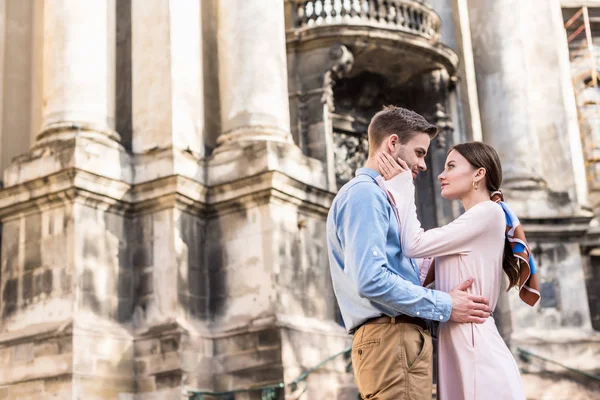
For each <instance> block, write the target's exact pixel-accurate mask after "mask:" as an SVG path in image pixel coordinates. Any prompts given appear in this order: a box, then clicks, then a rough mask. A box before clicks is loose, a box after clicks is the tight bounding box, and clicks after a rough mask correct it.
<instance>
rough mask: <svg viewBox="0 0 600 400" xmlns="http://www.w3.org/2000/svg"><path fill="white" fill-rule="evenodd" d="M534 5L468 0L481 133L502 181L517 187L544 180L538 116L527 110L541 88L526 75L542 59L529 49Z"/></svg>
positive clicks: (533, 72) (533, 34)
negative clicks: (496, 159) (493, 151)
mask: <svg viewBox="0 0 600 400" xmlns="http://www.w3.org/2000/svg"><path fill="white" fill-rule="evenodd" d="M541 2H543V1H534V2H533V3H536V6H537V5H541V4H537V3H541ZM528 3H529V2H528ZM536 6H534V5H531V6H530V5H526V4H524V3H523V2H519V1H518V0H501V1H491V0H490V1H487V0H486V1H472V0H471V1H469V14H470V21H471V35H472V40H473V56H474V61H475V66H476V74H477V75H476V76H477V88H478V94H479V105H480V111H481V116H482V118H481V120H482V121H481V123H482V129H483V138H484V140H485V141H486V142H487V143H489V144H491V145H492V146H494V148H495V149H496V150H497V151H498V153H499V154H500V157H501V159H502V163H503V169H504V185H505V186H511V187H519V188H527V187H534V188H535V187H542V186H543V185H544V180H543V178H542V162H541V160H542V158H541V153H540V144H539V139H538V136H537V134H538V130H537V129H538V126H537V122H538V121H536V120H535V119H533V118H532V117H533V115H532V111H533V110H535V108H536V107H537V108H539V107H542V106H543V105H542V104H535V102H534V101H532V100H534V99H533V98H532V96H535V94H534V92H535V91H536V90H540V89H542V88H541V87H539V86H537V85H536V86H534V83H533V82H535V84H537V83H538V82H537V80H534V81H533V82H532V78H534V76H535V75H537V74H539V71H537V69H538V68H539V67H541V64H543V63H546V62H547V60H545V59H542V58H536V56H535V55H534V54H531V50H532V49H531V48H529V46H530V44H533V43H535V42H536V40H538V39H542V36H541V35H542V32H539V31H537V32H536V31H535V30H530V29H527V28H526V27H527V26H530V25H531V24H532V23H534V22H535V20H536V19H539V15H537V14H536V11H537V7H536ZM530 11H531V12H530ZM534 38H536V39H534ZM548 80H549V77H548V76H547V75H546V76H545V77H544V81H545V82H546V83H548ZM547 100H553V99H552V98H550V99H548V98H547Z"/></svg>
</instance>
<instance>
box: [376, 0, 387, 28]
mask: <svg viewBox="0 0 600 400" xmlns="http://www.w3.org/2000/svg"><path fill="white" fill-rule="evenodd" d="M377 11H378V14H379V19H378V20H379V23H380V24H385V15H386V14H387V10H386V9H385V3H384V0H377Z"/></svg>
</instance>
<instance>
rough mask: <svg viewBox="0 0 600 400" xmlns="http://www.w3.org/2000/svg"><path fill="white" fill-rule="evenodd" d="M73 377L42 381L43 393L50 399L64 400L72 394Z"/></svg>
mask: <svg viewBox="0 0 600 400" xmlns="http://www.w3.org/2000/svg"><path fill="white" fill-rule="evenodd" d="M72 379H73V377H72V376H71V375H67V376H62V377H59V378H51V379H46V380H45V381H44V393H45V394H46V395H47V396H48V397H49V398H51V399H53V398H54V399H66V398H69V397H70V396H71V395H72V393H73V382H72Z"/></svg>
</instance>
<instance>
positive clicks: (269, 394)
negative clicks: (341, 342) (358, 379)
mask: <svg viewBox="0 0 600 400" xmlns="http://www.w3.org/2000/svg"><path fill="white" fill-rule="evenodd" d="M351 351H352V346H350V347H347V348H346V349H344V350H342V351H340V352H339V353H335V354H333V355H331V356H329V357H327V358H326V359H324V360H323V361H321V362H320V363H318V364H317V365H315V366H314V367H312V368H309V369H308V370H306V371H304V372H303V373H302V374H300V376H298V377H297V378H296V379H294V380H293V381H292V382H290V383H288V384H287V385H286V384H285V383H283V382H277V383H273V384H270V385H263V386H256V387H251V388H247V389H236V390H231V391H227V392H207V391H200V390H190V391H189V392H188V398H189V399H190V400H205V399H206V400H208V399H214V398H219V399H222V400H233V399H234V396H235V394H237V393H256V392H260V396H261V400H274V399H275V398H276V397H277V392H278V391H279V390H285V388H286V386H289V388H290V389H291V391H293V392H294V391H296V390H297V389H298V386H299V385H300V384H301V383H303V382H305V381H306V379H307V378H308V377H309V376H310V374H312V373H313V372H315V371H317V370H319V369H320V368H321V367H323V366H324V365H325V364H327V363H328V362H330V361H331V360H333V359H334V358H337V357H339V356H341V355H348V354H350V352H351ZM350 368H351V364H348V366H347V367H346V371H347V372H349V371H350ZM305 390H306V388H305Z"/></svg>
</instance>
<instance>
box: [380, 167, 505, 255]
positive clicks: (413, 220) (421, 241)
mask: <svg viewBox="0 0 600 400" xmlns="http://www.w3.org/2000/svg"><path fill="white" fill-rule="evenodd" d="M385 186H386V189H387V190H388V191H389V192H390V193H391V195H392V197H393V199H394V201H395V203H396V207H397V210H398V219H399V221H400V231H401V233H400V242H401V244H402V251H403V252H404V254H405V255H406V256H407V257H411V258H425V257H439V256H445V255H450V254H468V253H469V251H470V248H471V246H472V245H471V242H472V240H473V239H474V238H476V237H478V236H479V235H480V234H482V233H483V232H484V231H485V229H487V225H488V220H489V218H491V217H493V215H494V213H490V209H489V208H488V207H489V206H487V207H486V206H483V205H477V206H475V207H473V208H471V209H470V210H469V211H468V212H466V213H464V214H463V215H461V216H460V217H459V218H457V219H456V220H454V221H453V222H451V223H450V224H448V225H446V226H443V227H441V228H435V229H430V230H428V231H427V232H425V231H424V230H423V228H421V223H420V222H419V220H418V218H417V207H416V205H415V185H414V184H413V181H412V174H410V173H408V172H403V173H401V174H399V175H397V176H395V177H394V178H392V179H390V180H389V181H385ZM490 204H491V205H494V206H495V204H494V203H490Z"/></svg>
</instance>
